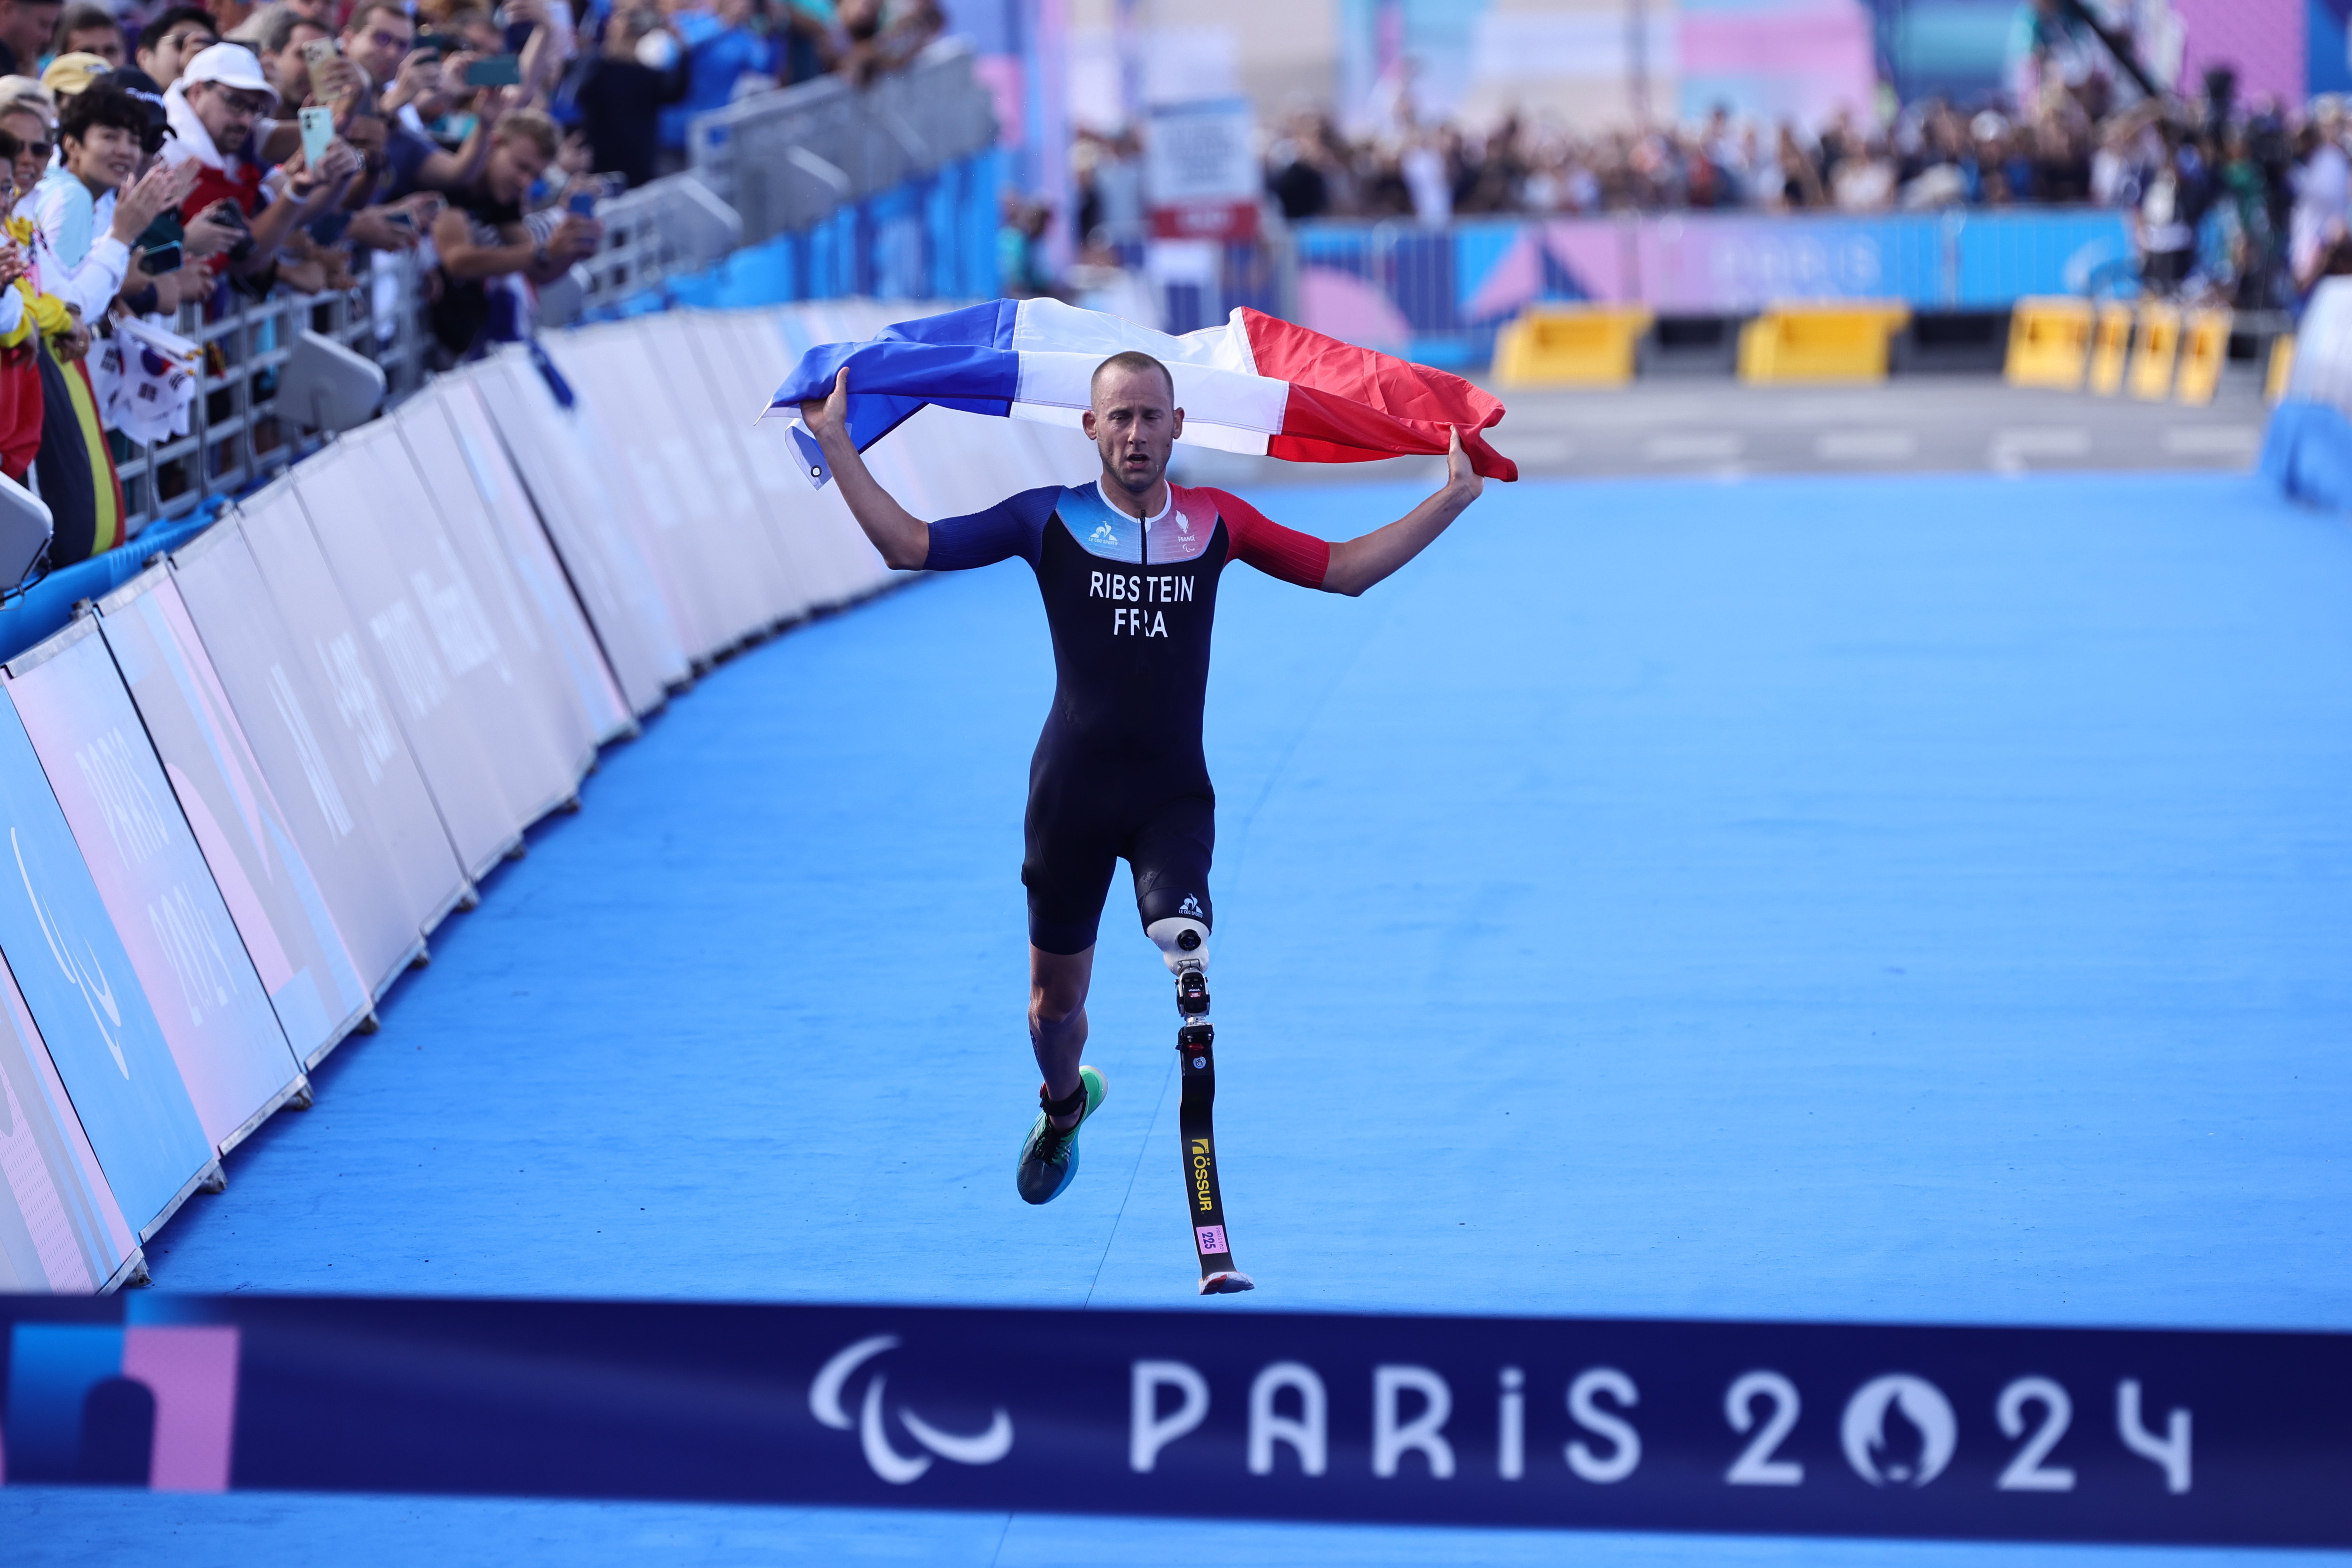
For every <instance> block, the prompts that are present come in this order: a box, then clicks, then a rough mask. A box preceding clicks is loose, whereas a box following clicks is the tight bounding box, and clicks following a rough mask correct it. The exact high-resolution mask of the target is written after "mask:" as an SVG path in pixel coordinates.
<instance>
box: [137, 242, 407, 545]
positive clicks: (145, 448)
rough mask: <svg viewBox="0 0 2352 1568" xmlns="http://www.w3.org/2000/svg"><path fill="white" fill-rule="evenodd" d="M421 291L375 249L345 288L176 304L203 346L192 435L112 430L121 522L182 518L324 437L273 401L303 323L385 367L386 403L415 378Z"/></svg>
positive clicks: (401, 263)
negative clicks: (223, 307) (136, 435)
mask: <svg viewBox="0 0 2352 1568" xmlns="http://www.w3.org/2000/svg"><path fill="white" fill-rule="evenodd" d="M418 300H419V294H418V289H417V286H416V277H415V265H414V263H413V261H411V259H410V258H406V257H395V256H385V255H382V254H378V255H377V256H376V257H375V258H374V260H373V262H372V264H371V265H370V268H369V269H368V270H367V271H366V272H365V273H363V274H362V277H361V279H360V283H359V287H357V288H355V289H351V290H349V291H347V292H338V293H329V294H273V295H271V296H270V297H269V298H268V299H266V300H247V299H246V298H244V297H243V296H241V295H240V296H237V297H236V306H235V308H234V309H232V310H230V311H228V313H226V314H225V315H223V316H221V317H219V318H217V319H216V320H214V321H206V320H205V317H204V311H203V310H202V309H201V308H200V307H198V306H195V305H187V306H183V307H182V308H181V310H180V313H179V318H178V320H177V321H174V322H173V331H177V332H178V333H179V334H180V335H181V336H182V337H184V338H187V339H189V340H191V341H192V342H195V343H197V344H199V345H201V346H202V348H203V350H204V369H203V372H202V374H201V376H200V378H199V380H198V382H197V386H196V398H195V402H194V405H193V406H192V407H191V408H190V410H189V414H188V433H187V434H186V435H184V436H177V437H173V438H172V439H170V440H168V441H161V442H156V443H154V444H152V445H148V444H144V443H140V442H133V441H129V440H126V439H125V438H123V437H121V436H120V435H112V436H110V439H111V440H112V441H113V442H114V457H115V470H116V472H117V473H118V474H119V475H120V476H121V480H122V504H123V518H124V524H125V526H126V528H128V529H129V531H131V532H132V533H136V532H138V531H140V530H142V529H143V528H145V527H146V526H147V525H148V524H149V523H152V522H159V521H166V520H169V519H172V518H176V517H184V516H185V515H187V514H188V513H189V512H192V511H194V510H196V508H198V507H199V506H201V505H203V504H204V502H205V500H206V499H207V498H208V497H211V496H215V495H232V494H235V493H236V491H238V490H241V489H247V488H249V487H250V486H252V485H254V484H257V483H258V482H259V481H261V480H262V479H268V477H269V476H271V475H273V474H276V473H278V472H281V471H283V470H284V469H285V468H287V467H288V466H289V465H290V464H292V463H294V462H296V461H297V460H299V458H302V457H304V456H306V455H307V454H309V453H310V452H314V451H316V450H317V449H318V448H319V447H320V444H321V443H322V442H323V441H324V439H325V437H324V436H323V435H321V434H320V433H319V432H316V431H310V430H306V429H304V428H303V426H301V425H300V424H299V422H298V421H296V420H294V419H293V418H291V417H290V416H281V415H280V412H279V409H278V372H279V370H280V368H281V367H283V365H284V364H285V363H286V360H287V358H288V356H289V354H291V353H292V352H293V350H294V347H295V345H296V344H297V343H299V342H301V338H302V334H303V332H305V331H314V332H318V333H320V335H322V336H324V337H328V338H331V339H333V340H334V341H335V342H339V343H341V344H342V345H344V346H345V347H346V348H350V349H352V350H354V351H355V352H357V353H362V354H364V355H365V356H367V357H368V358H369V359H371V360H373V361H374V362H375V363H377V364H379V365H381V366H382V367H383V373H384V383H385V387H384V395H385V404H386V406H390V405H392V404H393V403H395V402H397V401H399V400H400V399H402V398H404V397H406V396H407V395H409V394H411V393H413V392H415V390H416V389H417V388H418V387H419V386H422V385H423V384H425V369H426V366H425V329H424V325H423V322H422V321H421V320H420V319H419V316H418V311H417V305H418Z"/></svg>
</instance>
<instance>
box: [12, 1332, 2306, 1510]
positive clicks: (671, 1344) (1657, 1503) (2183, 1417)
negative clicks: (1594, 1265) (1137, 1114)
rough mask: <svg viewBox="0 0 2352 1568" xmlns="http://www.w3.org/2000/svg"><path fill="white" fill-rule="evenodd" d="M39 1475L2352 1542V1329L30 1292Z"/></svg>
mask: <svg viewBox="0 0 2352 1568" xmlns="http://www.w3.org/2000/svg"><path fill="white" fill-rule="evenodd" d="M0 1321H5V1327H6V1330H7V1331H6V1334H5V1343H6V1349H7V1366H6V1396H5V1406H0V1410H5V1436H6V1467H7V1468H6V1476H7V1479H8V1480H9V1481H10V1482H12V1483H26V1482H60V1481H84V1482H115V1483H120V1484H131V1485H139V1484H146V1485H151V1486H154V1487H158V1488H163V1489H180V1490H194V1491H205V1490H221V1489H227V1488H231V1487H234V1488H237V1489H265V1490H267V1489H278V1490H303V1491H310V1490H317V1491H346V1492H407V1493H462V1494H476V1495H486V1494H503V1495H509V1496H532V1497H567V1498H569V1497H580V1498H589V1497H593V1498H639V1499H669V1500H708V1501H714V1502H719V1501H724V1502H769V1501H772V1502H780V1503H782V1502H789V1503H836V1504H856V1505H864V1506H898V1507H909V1508H954V1509H977V1510H1008V1509H1011V1510H1034V1511H1041V1512H1069V1513H1132V1514H1152V1515H1162V1516H1181V1515H1199V1516H1221V1517H1228V1518H1252V1519H1294V1520H1332V1521H1362V1522H1391V1523H1405V1522H1413V1523H1437V1524H1494V1525H1519V1526H1528V1525H1534V1526H1553V1527H1566V1528H1594V1529H1612V1530H1622V1529H1634V1530H1670V1531H1740V1532H1756V1533H1776V1534H1777V1533H1793V1534H1806V1535H1868V1536H1908V1537H1940V1538H1950V1539H1974V1540H2032V1541H2105V1542H2184V1543H2205V1544H2213V1545H2267V1546H2344V1545H2347V1544H2352V1486H2348V1485H2347V1484H2346V1481H2345V1478H2346V1476H2347V1474H2352V1335H2343V1334H2290V1333H2221V1332H2187V1331H2181V1332H2174V1331H2131V1330H2073V1329H1994V1328H1898V1327H1879V1326H1872V1325H1864V1324H1812V1323H1723V1322H1673V1321H1601V1320H1589V1321H1586V1320H1573V1319H1562V1320H1536V1319H1504V1318H1492V1319H1476V1318H1409V1317H1393V1318H1389V1317H1340V1316H1326V1315H1308V1314H1297V1315H1291V1314H1281V1313H1269V1312H1236V1313H1228V1312H1216V1311H1205V1312H1113V1311H1093V1312H1081V1311H1059V1310H1043V1309H1040V1310H957V1309H944V1308H911V1307H793V1306H721V1305H693V1304H682V1303H660V1302H643V1303H612V1302H587V1301H576V1302H575V1301H549V1300H529V1301H490V1300H464V1301H441V1300H354V1299H348V1298H328V1299H295V1298H266V1297H265V1298H246V1297H235V1298H208V1297H173V1296H168V1295H163V1294H154V1295H147V1294H138V1295H133V1296H129V1297H117V1298H110V1299H106V1300H57V1299H54V1298H32V1297H15V1298H5V1299H0Z"/></svg>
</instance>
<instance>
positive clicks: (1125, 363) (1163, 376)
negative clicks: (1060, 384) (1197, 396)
mask: <svg viewBox="0 0 2352 1568" xmlns="http://www.w3.org/2000/svg"><path fill="white" fill-rule="evenodd" d="M1123 375H1156V376H1158V377H1159V378H1160V385H1161V386H1163V387H1165V388H1166V389H1167V392H1168V406H1169V407H1171V408H1173V407H1175V406H1176V378H1175V377H1174V376H1173V375H1171V374H1169V373H1168V367H1167V366H1166V365H1164V364H1162V363H1160V362H1159V361H1158V360H1156V359H1153V358H1152V357H1151V356H1150V354H1148V353H1143V352H1142V351H1141V350H1139V349H1127V350H1125V351H1123V352H1121V353H1115V354H1113V355H1111V356H1110V358H1108V359H1107V360H1105V361H1103V362H1102V363H1100V364H1098V365H1097V366H1095V375H1094V380H1093V381H1092V382H1091V383H1089V384H1088V385H1087V394H1088V395H1090V396H1091V397H1092V398H1093V399H1094V405H1095V406H1096V407H1097V408H1100V407H1101V406H1102V398H1103V378H1104V377H1105V376H1112V377H1118V376H1123Z"/></svg>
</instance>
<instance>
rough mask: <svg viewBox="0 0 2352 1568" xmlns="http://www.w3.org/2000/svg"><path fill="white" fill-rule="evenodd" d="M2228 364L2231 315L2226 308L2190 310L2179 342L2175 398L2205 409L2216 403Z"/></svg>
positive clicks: (2173, 390)
mask: <svg viewBox="0 0 2352 1568" xmlns="http://www.w3.org/2000/svg"><path fill="white" fill-rule="evenodd" d="M2228 363H2230V312H2229V311H2228V310H2223V309H2209V310H2191V311H2189V319H2188V328H2187V331H2185V332H2184V333H2183V335H2182V337H2181V342H2180V375H2179V380H2178V381H2176V382H2175V383H2174V384H2173V388H2172V395H2173V396H2174V397H2175V398H2177V399H2179V401H2180V402H2182V403H2186V404H2189V405H2191V406H2194V407H2200V408H2201V407H2203V406H2204V405H2206V404H2209V403H2210V402H2212V401H2213V391H2214V389H2215V388H2216V387H2218V386H2220V385H2221V372H2222V369H2223V368H2224V367H2225V366H2227V365H2228Z"/></svg>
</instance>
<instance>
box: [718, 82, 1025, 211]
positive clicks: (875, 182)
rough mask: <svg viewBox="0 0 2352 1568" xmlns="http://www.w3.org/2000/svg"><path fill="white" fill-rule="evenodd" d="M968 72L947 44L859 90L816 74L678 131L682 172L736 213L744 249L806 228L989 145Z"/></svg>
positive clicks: (988, 107) (992, 114)
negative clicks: (687, 169)
mask: <svg viewBox="0 0 2352 1568" xmlns="http://www.w3.org/2000/svg"><path fill="white" fill-rule="evenodd" d="M971 63H972V52H971V45H970V44H968V43H966V42H964V41H963V40H961V39H960V38H950V39H946V40H943V41H941V42H940V43H936V44H933V45H932V46H931V47H929V48H928V49H926V50H924V51H923V53H922V54H920V55H919V56H918V57H917V58H915V60H914V61H913V62H912V63H911V64H909V65H908V67H907V68H905V69H903V70H898V71H893V72H891V73H890V74H888V75H887V76H884V77H881V78H880V79H877V80H876V81H875V82H874V84H873V85H872V86H870V87H867V88H865V89H859V88H856V87H854V86H852V85H850V84H849V83H847V82H845V81H843V80H842V79H839V78H837V77H825V78H823V79H819V80H816V81H808V82H802V83H801V84H799V85H798V86H796V87H790V88H786V89H782V91H779V92H763V93H759V94H755V95H754V96H752V97H750V98H744V99H740V100H737V101H735V102H733V103H730V104H729V105H728V106H727V107H726V108H725V109H722V110H716V111H715V112H713V113H710V114H706V115H702V116H700V117H698V118H697V119H696V120H695V121H694V123H693V124H692V125H691V126H690V127H689V128H688V136H687V140H688V152H689V153H690V155H691V157H692V160H693V162H692V168H693V172H694V175H695V177H696V178H697V179H698V180H700V181H701V182H702V183H703V184H705V185H707V186H708V187H709V189H710V191H711V193H712V194H713V195H716V196H717V197H718V198H719V200H720V201H722V202H724V203H726V204H727V205H729V206H730V207H732V208H733V209H734V210H735V211H736V212H737V213H739V214H740V215H741V216H742V220H743V243H744V244H746V245H757V244H758V243H760V242H761V240H763V239H767V238H769V237H772V236H774V235H778V234H782V233H785V232H787V231H790V230H793V229H803V228H807V227H809V226H812V225H814V224H815V223H816V222H818V221H819V220H820V219H822V218H824V216H826V215H827V214H829V213H831V212H833V211H834V210H835V209H836V208H838V207H841V206H845V205H849V204H851V203H854V202H858V201H863V200H864V199H866V197H868V196H873V195H879V194H881V193H882V192H884V191H887V190H889V189H891V188H893V187H894V186H898V185H901V184H906V183H907V182H908V181H909V180H911V179H915V178H917V177H919V176H921V175H925V174H930V173H932V172H933V171H935V170H938V169H939V168H940V167H942V166H943V165H945V164H949V163H955V162H957V161H958V160H960V159H963V158H968V157H971V155H972V154H974V153H980V152H982V151H984V150H986V149H987V148H989V147H991V146H992V145H993V144H994V143H995V141H996V111H995V107H994V104H993V102H992V100H991V99H990V97H989V92H988V89H987V88H986V87H985V86H983V85H982V83H981V81H980V80H979V79H978V78H977V77H975V76H974V75H973V74H972V68H971Z"/></svg>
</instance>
